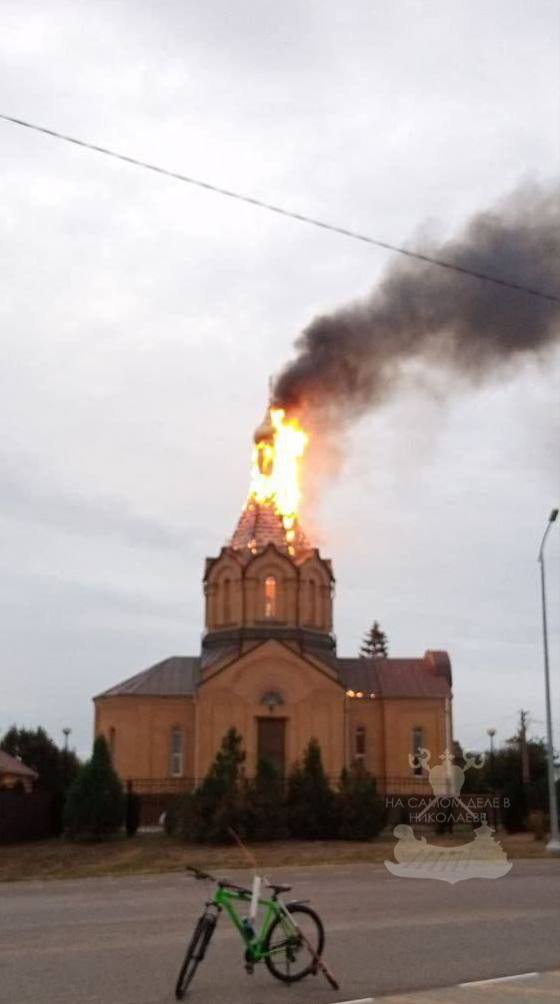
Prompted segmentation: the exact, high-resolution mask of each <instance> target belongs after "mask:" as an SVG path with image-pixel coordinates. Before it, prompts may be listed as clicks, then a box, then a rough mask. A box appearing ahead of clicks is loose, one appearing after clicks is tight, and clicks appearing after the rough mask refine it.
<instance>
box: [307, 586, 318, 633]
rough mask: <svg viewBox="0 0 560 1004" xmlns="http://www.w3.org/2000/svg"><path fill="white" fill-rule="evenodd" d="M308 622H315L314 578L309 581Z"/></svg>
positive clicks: (315, 592) (315, 589) (315, 587)
mask: <svg viewBox="0 0 560 1004" xmlns="http://www.w3.org/2000/svg"><path fill="white" fill-rule="evenodd" d="M309 623H310V624H316V623H317V583H316V582H315V580H314V579H311V580H310V582H309Z"/></svg>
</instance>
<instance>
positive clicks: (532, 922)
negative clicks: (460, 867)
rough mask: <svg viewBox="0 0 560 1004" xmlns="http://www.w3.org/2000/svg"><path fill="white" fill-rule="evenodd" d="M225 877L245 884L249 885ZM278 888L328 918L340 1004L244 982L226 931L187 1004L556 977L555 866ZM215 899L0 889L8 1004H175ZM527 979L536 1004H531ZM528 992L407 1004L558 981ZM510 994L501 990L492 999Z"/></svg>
mask: <svg viewBox="0 0 560 1004" xmlns="http://www.w3.org/2000/svg"><path fill="white" fill-rule="evenodd" d="M222 874H223V873H222ZM230 874H231V875H232V877H235V878H236V879H237V881H244V880H245V877H246V876H245V874H244V873H240V872H237V873H233V872H231V873H230ZM271 875H274V878H275V879H276V880H277V881H282V880H286V881H287V880H290V881H293V883H294V894H296V895H297V896H299V897H302V898H304V897H306V898H307V897H308V898H309V899H311V900H312V902H313V904H314V905H315V906H316V908H317V909H318V911H319V913H320V914H321V916H322V917H323V920H324V923H325V927H326V930H327V948H326V956H327V958H328V962H329V964H330V965H331V967H332V968H333V970H334V971H335V972H336V974H337V975H338V977H339V981H340V984H341V990H340V992H338V993H337V992H333V991H332V990H331V989H330V988H329V987H328V986H327V984H326V983H325V982H324V981H323V979H322V978H321V977H310V978H308V979H307V980H305V981H304V982H303V983H300V984H296V985H295V986H292V987H286V986H284V985H282V984H280V983H277V982H276V981H275V980H274V979H273V978H272V976H271V975H270V974H269V973H268V971H267V970H266V969H265V968H264V966H263V967H257V969H256V971H255V974H254V975H253V976H249V975H247V974H246V973H245V971H244V969H243V964H242V959H241V954H242V953H241V946H240V944H239V941H238V935H237V934H236V932H235V931H233V930H232V929H231V928H230V927H229V925H228V924H227V921H226V920H225V919H222V920H221V921H220V924H219V925H218V930H217V933H216V935H215V938H214V940H213V942H212V944H211V946H210V949H209V953H208V956H207V959H206V961H205V962H204V963H203V965H202V966H201V967H200V968H199V971H198V972H197V975H196V977H195V980H194V982H193V984H192V990H191V992H190V993H189V995H188V999H189V1001H191V1002H192V1004H198V1002H200V1004H218V1002H224V1004H241V1002H243V1004H276V1002H279V1004H288V1002H289V1004H334V1002H335V1001H351V1000H354V999H356V998H357V999H359V998H368V997H373V998H375V999H376V1000H377V999H379V997H382V996H384V995H390V994H398V995H402V994H405V993H406V992H409V991H411V990H416V989H418V990H425V991H426V990H428V989H429V988H437V987H444V986H449V987H456V985H457V984H460V983H464V982H470V981H474V980H485V979H492V978H496V977H502V976H510V975H516V974H525V973H531V972H536V973H539V974H540V973H542V974H546V973H547V972H548V971H551V970H558V969H560V861H557V860H553V861H548V860H538V861H516V862H514V865H513V869H512V871H511V872H510V874H509V875H508V876H506V877H505V878H501V879H497V880H495V881H483V880H469V881H466V882H461V883H459V884H457V885H455V886H452V885H448V884H447V883H443V882H437V881H434V880H431V881H428V880H414V879H406V880H405V879H402V878H396V877H394V876H392V875H390V874H389V873H388V872H387V871H386V870H385V868H384V867H383V866H382V865H366V864H357V865H348V866H345V867H342V866H338V867H330V868H329V867H319V868H315V869H310V868H301V869H298V868H291V869H274V870H273V871H271ZM207 892H208V887H207V886H206V885H205V884H203V883H201V882H195V881H194V880H192V879H191V878H188V877H186V876H183V875H182V874H176V873H175V874H167V875H154V876H131V877H127V878H114V879H111V878H103V879H83V880H78V881H74V880H69V881H66V882H62V881H54V882H21V883H3V884H0V1002H2V1004H38V1002H41V1004H54V1002H56V1004H164V1002H165V1004H169V1002H171V1001H172V1000H173V995H172V991H173V984H174V979H175V976H176V972H177V969H178V967H179V964H180V962H181V959H182V954H183V952H184V947H185V941H186V938H187V936H188V935H189V934H190V932H191V930H192V927H193V923H194V920H195V918H196V916H197V915H198V913H199V912H200V909H201V905H202V903H203V901H204V898H205V895H206V894H207ZM530 979H531V980H532V981H533V984H532V985H533V986H534V987H535V988H536V990H537V993H536V994H535V996H534V997H533V996H523V994H528V993H529V990H530ZM530 979H529V978H527V980H526V982H525V983H523V981H517V983H516V984H515V986H516V989H515V990H514V991H513V996H509V997H503V996H495V997H492V996H490V992H489V990H488V988H487V989H485V991H484V993H483V995H482V996H480V994H479V993H475V995H474V996H472V994H473V993H474V991H472V992H471V991H469V990H468V988H467V989H465V988H463V989H458V990H454V991H453V993H451V991H447V992H446V995H445V994H444V995H443V996H442V994H441V992H438V993H433V994H431V995H427V996H424V997H422V996H418V995H416V996H415V997H413V998H412V1000H418V1001H421V1002H422V1004H424V1002H425V1001H433V1002H436V1001H437V1002H439V1001H446V1004H450V1002H456V1001H460V1002H463V1004H470V1001H472V1000H485V1001H488V1002H490V1001H494V1000H496V1001H500V1002H501V1001H502V1000H507V1001H510V1000H511V1001H513V1000H515V1001H519V1002H521V1004H527V1002H531V1001H532V1000H533V999H534V1000H535V1001H540V1002H545V1001H546V999H547V994H548V991H547V983H546V981H548V987H549V988H550V986H552V985H553V984H552V983H551V981H553V980H554V979H555V977H554V976H553V975H551V974H549V975H548V976H546V975H543V976H539V977H531V978H530ZM535 979H536V980H540V981H541V982H540V983H536V984H535V982H534V981H535ZM543 981H544V982H543ZM558 985H559V984H558V982H557V983H556V992H557V994H558ZM512 986H513V984H512ZM504 988H506V985H505V984H502V985H498V984H495V985H494V990H495V992H496V993H498V992H499V993H505V992H506V990H505V989H504ZM492 992H494V991H492ZM531 992H532V991H531ZM457 994H458V995H459V996H457ZM405 999H406V998H405ZM548 999H550V1000H552V999H554V998H553V997H550V996H549V997H548ZM556 999H559V998H558V996H557V998H556ZM407 1004H410V999H409V1000H407Z"/></svg>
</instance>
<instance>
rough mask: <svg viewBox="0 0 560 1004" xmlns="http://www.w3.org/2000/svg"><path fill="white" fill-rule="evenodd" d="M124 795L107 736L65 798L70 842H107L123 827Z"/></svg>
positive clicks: (97, 742) (96, 745)
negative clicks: (85, 840) (114, 768)
mask: <svg viewBox="0 0 560 1004" xmlns="http://www.w3.org/2000/svg"><path fill="white" fill-rule="evenodd" d="M124 808H125V803H124V794H123V790H122V785H121V782H120V780H119V778H118V777H117V775H116V773H115V771H114V770H113V765H112V763H111V755H110V753H109V748H108V746H107V742H106V740H105V737H104V736H98V737H97V739H96V740H95V742H94V744H93V755H92V757H91V760H88V761H87V763H85V764H84V765H83V767H80V770H79V771H78V775H77V777H76V780H75V781H74V783H73V784H72V785H71V787H70V789H69V791H68V795H67V798H66V805H65V810H64V822H65V826H66V832H67V834H68V836H69V837H70V839H71V840H80V839H89V840H106V839H108V838H109V837H111V836H112V835H113V834H114V833H116V832H117V831H118V830H119V829H120V828H121V826H122V824H123V819H124Z"/></svg>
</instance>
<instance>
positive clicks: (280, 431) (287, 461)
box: [249, 408, 309, 540]
mask: <svg viewBox="0 0 560 1004" xmlns="http://www.w3.org/2000/svg"><path fill="white" fill-rule="evenodd" d="M308 442H309V436H308V435H307V433H306V432H305V431H304V430H303V429H302V427H301V425H300V424H299V422H298V420H297V418H286V412H285V411H284V409H283V408H270V409H269V410H268V412H267V415H266V418H265V420H264V422H263V424H262V425H261V426H260V427H259V428H258V429H257V431H256V432H255V446H254V448H253V459H252V465H251V486H250V489H249V499H254V500H255V501H256V502H260V503H263V504H265V505H271V506H273V507H274V509H275V510H276V512H278V513H279V514H280V515H281V516H282V521H283V523H284V527H285V528H286V531H287V533H286V536H287V539H288V540H293V539H294V536H295V533H294V529H293V528H294V524H295V522H296V519H297V514H298V508H299V504H300V500H301V488H300V470H301V461H302V457H303V454H304V453H305V448H306V446H307V444H308Z"/></svg>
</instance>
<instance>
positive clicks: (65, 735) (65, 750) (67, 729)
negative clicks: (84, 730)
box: [62, 727, 72, 753]
mask: <svg viewBox="0 0 560 1004" xmlns="http://www.w3.org/2000/svg"><path fill="white" fill-rule="evenodd" d="M71 731H72V729H69V728H68V727H67V728H65V729H63V730H62V734H63V736H64V752H65V753H68V736H69V735H70V733H71Z"/></svg>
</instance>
